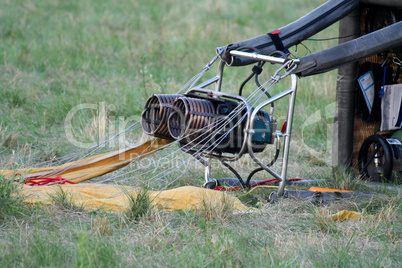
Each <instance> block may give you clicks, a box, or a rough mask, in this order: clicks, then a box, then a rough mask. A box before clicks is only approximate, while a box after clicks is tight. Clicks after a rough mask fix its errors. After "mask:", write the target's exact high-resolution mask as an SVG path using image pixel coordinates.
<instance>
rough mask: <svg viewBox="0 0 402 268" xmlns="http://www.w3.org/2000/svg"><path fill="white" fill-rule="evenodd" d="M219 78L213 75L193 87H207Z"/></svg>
mask: <svg viewBox="0 0 402 268" xmlns="http://www.w3.org/2000/svg"><path fill="white" fill-rule="evenodd" d="M219 79H220V78H219V76H215V77H213V78H211V79H209V80H207V81H205V82H203V83H201V84H199V85H197V86H196V87H195V88H205V87H207V86H209V85H212V84H213V83H216V82H218V81H219Z"/></svg>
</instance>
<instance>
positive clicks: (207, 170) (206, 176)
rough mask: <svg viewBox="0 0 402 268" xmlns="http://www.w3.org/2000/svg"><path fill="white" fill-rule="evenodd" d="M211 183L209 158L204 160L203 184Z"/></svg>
mask: <svg viewBox="0 0 402 268" xmlns="http://www.w3.org/2000/svg"><path fill="white" fill-rule="evenodd" d="M210 181H211V158H208V159H207V160H206V165H205V183H207V182H210Z"/></svg>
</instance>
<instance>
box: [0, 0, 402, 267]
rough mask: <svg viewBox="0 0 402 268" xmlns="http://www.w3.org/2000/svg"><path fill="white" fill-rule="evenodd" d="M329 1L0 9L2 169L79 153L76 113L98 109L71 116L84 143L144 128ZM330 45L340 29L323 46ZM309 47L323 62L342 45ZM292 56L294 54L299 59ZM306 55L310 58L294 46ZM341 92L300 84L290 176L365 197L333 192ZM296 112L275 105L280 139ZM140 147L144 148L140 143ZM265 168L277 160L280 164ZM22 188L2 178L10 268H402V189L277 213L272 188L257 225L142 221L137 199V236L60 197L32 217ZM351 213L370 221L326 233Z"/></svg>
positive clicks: (220, 220)
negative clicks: (240, 56) (224, 57)
mask: <svg viewBox="0 0 402 268" xmlns="http://www.w3.org/2000/svg"><path fill="white" fill-rule="evenodd" d="M324 2H325V0H304V1H294V0H285V1H270V2H267V1H261V0H251V1H229V0H222V1H211V0H207V1H194V0H191V1H182V2H177V1H169V0H164V1H156V0H148V1H145V0H139V1H127V0H124V1H117V2H116V1H111V0H105V1H95V0H81V1H79V0H72V1H60V0H46V1H40V0H33V1H26V0H15V1H12V0H4V1H0V17H1V24H0V117H1V118H2V121H1V123H0V166H1V168H2V169H17V168H19V167H23V166H27V165H29V164H32V163H38V162H42V161H47V160H51V159H54V158H56V157H61V156H65V155H68V154H70V153H73V152H80V151H82V150H83V149H82V148H79V147H77V146H76V145H74V144H72V143H71V142H70V141H69V140H68V138H67V136H66V132H65V128H64V127H65V120H66V118H67V116H68V113H69V112H70V111H71V110H72V109H74V108H75V107H78V105H81V104H88V105H95V106H91V107H95V108H94V109H92V108H89V109H82V110H79V112H77V113H76V114H75V117H74V118H73V120H72V122H71V123H72V127H73V135H74V136H75V137H76V139H77V140H78V141H80V142H86V143H97V142H99V141H100V140H101V139H102V137H104V136H106V137H107V136H108V135H111V133H114V132H113V131H112V130H113V129H112V128H113V127H114V128H115V130H118V127H119V124H118V123H119V122H120V121H119V120H124V121H126V123H127V126H128V125H129V124H130V122H131V123H133V122H135V121H137V120H138V118H139V115H140V113H141V111H142V109H143V106H144V104H145V101H146V99H147V98H148V96H149V95H150V94H152V93H174V92H176V91H177V90H179V89H180V88H181V87H182V85H183V84H184V83H185V82H186V81H187V80H188V79H189V78H191V77H192V76H193V75H195V74H197V73H198V72H200V71H201V70H202V68H203V67H204V66H205V64H206V63H207V62H208V61H209V60H210V59H211V58H212V57H213V56H214V55H215V48H216V47H218V46H223V45H226V44H229V43H233V42H236V41H240V40H244V39H248V38H252V37H255V36H257V35H261V34H264V33H267V32H269V31H272V30H275V29H277V28H279V27H281V26H283V25H286V24H287V23H290V22H292V21H294V20H295V19H297V18H299V17H300V16H302V15H304V14H306V13H307V12H309V11H310V10H312V9H314V8H315V7H317V6H318V5H319V4H322V3H324ZM334 36H337V25H334V26H331V27H330V28H328V29H327V30H325V31H324V32H322V33H320V34H318V35H317V36H315V37H316V38H323V37H334ZM304 44H305V45H306V46H307V47H308V48H309V49H310V50H311V51H313V52H314V51H319V50H322V49H324V48H326V47H330V46H333V45H335V44H336V41H334V40H332V41H325V42H309V41H306V42H304ZM291 52H292V53H294V54H295V53H296V51H295V49H294V48H292V50H291ZM297 53H298V56H303V55H305V54H307V53H308V51H307V50H306V49H305V48H304V47H302V46H298V51H297ZM276 67H277V66H269V65H267V66H266V69H268V70H269V71H270V72H267V73H265V72H264V74H262V76H263V77H265V78H268V77H269V76H268V75H269V74H271V73H272V71H273V70H275V68H276ZM251 68H252V67H251V66H249V67H245V68H226V69H227V70H226V71H227V73H225V78H224V88H223V89H224V91H226V92H229V93H237V91H238V88H239V85H240V83H241V82H242V80H243V79H245V77H246V76H247V75H248V74H249V73H250V72H251ZM215 71H216V69H215V68H213V69H212V70H211V71H210V73H208V74H207V75H206V78H209V77H211V76H212V75H214V74H215ZM335 83H336V72H330V73H326V74H321V75H318V76H314V77H308V78H303V79H301V80H300V83H299V91H298V96H297V101H296V112H295V123H294V132H293V133H294V134H293V142H292V146H291V158H290V164H289V176H290V177H300V178H304V179H323V178H325V179H327V182H326V183H327V184H326V185H325V186H327V187H340V188H351V187H352V188H353V189H356V190H364V189H366V188H364V187H365V185H361V184H360V183H358V182H357V181H355V180H353V179H352V177H353V176H350V175H348V174H347V173H345V172H340V173H339V174H338V177H337V178H336V179H335V178H334V174H333V173H332V169H331V166H330V157H331V152H330V145H331V144H330V143H331V141H332V122H333V114H334V113H333V111H334V100H335ZM285 84H286V82H284V83H283V85H282V84H281V85H278V88H277V89H275V90H276V91H279V90H280V89H283V88H285V87H287V85H285ZM276 91H275V92H276ZM247 92H248V91H247V90H246V94H247ZM286 105H287V100H284V101H282V102H280V103H278V104H277V105H276V111H275V116H276V118H277V119H278V122H279V128H280V127H281V124H282V123H283V119H284V115H285V113H286V110H287V108H286ZM102 109H104V110H102ZM130 135H131V136H130V137H129V138H131V139H138V137H139V135H141V133H140V132H136V133H131V134H130ZM103 149H104V150H111V149H114V148H109V147H107V148H103ZM176 149H177V148H169V149H167V150H166V151H167V152H160V153H158V154H155V155H154V157H155V158H154V159H157V158H158V157H161V156H164V155H167V154H168V153H171V152H173V151H174V150H176ZM186 157H187V156H186ZM263 157H264V158H266V160H267V161H268V160H269V159H270V157H272V152H271V154H270V153H264V154H263ZM181 159H183V157H182V158H181ZM184 159H185V158H184ZM239 163H240V164H239V166H238V168H239V172H240V173H241V175H242V176H247V174H248V173H249V169H251V168H252V164H251V163H252V162H251V161H250V159H249V158H248V157H244V158H242V159H241V160H240V161H239ZM153 165H154V166H155V165H162V164H159V163H154V164H153ZM154 166H152V167H150V168H149V169H147V170H151V169H152V168H153V167H154ZM134 168H136V167H128V170H129V169H134ZM182 171H183V169H180V170H179V171H177V172H175V173H172V174H171V175H170V177H168V178H167V180H164V181H163V180H159V181H158V182H155V183H154V185H152V184H150V185H149V187H150V189H160V188H162V187H164V186H166V183H169V182H171V179H172V178H176V177H178V176H179V175H181V174H182ZM212 172H213V175H214V176H215V177H217V178H219V177H229V176H233V175H232V174H230V173H229V172H227V171H226V170H224V169H222V166H221V165H219V164H217V163H214V166H213V168H212ZM102 178H107V176H103V177H102ZM102 178H101V179H102ZM255 178H256V179H263V178H265V175H264V174H263V173H259V174H256V176H255ZM142 180H144V178H139V179H130V180H127V181H126V183H127V185H135V184H137V183H138V182H141V181H142ZM202 182H203V170H202V167H201V166H199V165H197V166H196V167H195V168H191V169H190V171H189V172H188V173H186V174H185V175H184V176H182V177H180V178H179V179H178V180H177V181H175V182H174V183H173V184H171V185H169V187H177V186H182V185H189V184H190V185H201V184H202ZM20 187H21V183H15V182H12V181H10V180H9V179H5V178H4V177H0V190H1V192H0V193H1V202H0V209H1V215H0V266H2V267H42V266H46V267H115V266H123V267H127V266H136V267H149V266H151V267H155V266H163V267H165V266H170V267H176V266H185V267H200V266H209V267H211V266H212V267H218V266H219V267H221V266H224V267H226V266H227V267H231V266H236V267H237V266H238V267H267V266H268V267H271V266H274V267H276V266H281V267H295V266H302V267H322V266H324V267H349V266H363V267H379V266H381V267H400V266H401V259H402V258H401V255H402V254H401V248H402V247H401V235H402V234H401V230H402V226H401V217H402V216H401V215H402V213H401V191H400V190H397V189H396V190H389V189H382V188H379V189H375V191H377V192H379V193H381V194H378V195H375V196H374V197H372V198H369V199H349V200H340V201H337V202H336V203H333V204H330V205H328V206H325V207H314V206H313V205H312V204H310V203H308V202H306V201H304V200H295V199H285V200H282V201H281V202H279V203H278V204H276V205H269V204H267V203H266V198H267V197H268V195H269V193H270V192H271V191H272V190H269V191H268V190H266V189H262V190H258V191H254V192H253V193H252V194H251V195H249V196H245V197H244V198H245V199H247V200H252V201H253V203H257V202H258V204H259V205H258V207H259V208H260V209H259V210H258V211H256V212H252V213H249V214H233V213H232V212H233V211H232V208H231V206H230V204H226V203H225V202H223V203H222V204H210V203H208V202H204V204H203V207H202V209H201V210H200V211H179V212H176V213H167V212H163V211H159V210H157V209H155V208H150V207H146V208H145V209H144V207H142V206H140V205H147V204H148V203H147V200H148V201H149V199H147V198H146V195H144V196H142V197H144V198H143V199H138V198H137V199H135V198H133V199H132V201H133V203H132V206H131V208H132V209H133V210H131V212H130V213H132V214H131V218H132V219H133V220H134V221H135V222H136V224H131V222H130V221H129V220H127V215H119V214H109V213H107V212H102V211H90V212H88V211H83V210H82V209H81V208H76V207H74V206H72V204H71V200H70V198H71V196H70V195H69V193H68V192H64V191H62V190H60V191H57V192H55V193H54V194H53V203H54V204H53V205H50V206H47V207H28V206H26V205H25V204H23V203H22V202H21V201H22V200H21V199H20V198H19V197H18V191H19V190H20ZM303 187H304V188H303ZM307 187H308V186H307ZM307 187H306V186H292V188H300V189H305V188H307ZM241 194H243V193H241ZM137 201H138V202H137ZM136 202H137V203H136ZM139 208H141V209H139ZM343 209H347V210H353V211H357V212H360V213H362V214H363V216H364V217H363V218H362V219H360V220H358V221H356V222H351V221H345V222H331V221H328V219H327V216H328V215H330V214H333V213H336V212H338V211H340V210H343ZM144 211H145V212H146V213H145V216H144V213H143V212H144Z"/></svg>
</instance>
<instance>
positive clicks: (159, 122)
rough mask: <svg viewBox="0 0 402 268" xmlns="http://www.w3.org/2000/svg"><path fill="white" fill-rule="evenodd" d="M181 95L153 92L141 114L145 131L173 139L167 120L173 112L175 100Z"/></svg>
mask: <svg viewBox="0 0 402 268" xmlns="http://www.w3.org/2000/svg"><path fill="white" fill-rule="evenodd" d="M181 96H182V95H174V94H153V95H152V96H151V97H149V98H148V100H147V102H146V103H145V108H144V111H143V112H142V114H141V126H142V129H143V130H144V132H145V133H147V134H148V135H152V136H155V137H160V138H164V139H169V140H173V137H172V135H170V133H169V129H168V125H167V121H168V118H169V115H170V114H171V112H172V104H173V102H174V101H175V100H176V99H177V98H179V97H181Z"/></svg>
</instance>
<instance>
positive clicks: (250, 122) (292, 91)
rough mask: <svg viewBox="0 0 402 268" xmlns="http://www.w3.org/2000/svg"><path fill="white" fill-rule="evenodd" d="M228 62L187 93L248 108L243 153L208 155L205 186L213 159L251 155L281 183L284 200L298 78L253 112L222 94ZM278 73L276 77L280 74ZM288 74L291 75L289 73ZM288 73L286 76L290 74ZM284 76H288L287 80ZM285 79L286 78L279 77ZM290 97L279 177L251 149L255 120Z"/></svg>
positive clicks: (260, 57)
mask: <svg viewBox="0 0 402 268" xmlns="http://www.w3.org/2000/svg"><path fill="white" fill-rule="evenodd" d="M230 53H231V55H232V56H237V57H245V58H250V59H254V60H260V61H267V62H271V63H277V64H285V63H286V62H287V60H285V59H282V58H276V57H272V56H266V55H262V54H257V53H249V52H242V51H235V50H233V51H231V52H230ZM292 61H293V63H294V64H298V63H299V60H298V59H295V60H292ZM225 65H226V64H225V62H224V61H221V62H220V64H219V67H218V73H217V75H216V76H215V77H213V78H211V79H209V80H208V81H206V82H204V83H201V84H199V85H198V86H196V87H195V88H192V89H189V90H188V91H187V92H186V94H187V93H195V92H199V93H204V94H209V95H212V96H216V97H226V98H231V99H235V100H238V101H240V102H243V103H244V105H245V106H246V108H247V121H246V129H245V130H244V135H245V136H244V142H243V144H242V148H241V149H240V152H239V153H238V154H237V155H236V156H234V157H225V156H221V155H214V154H205V155H203V156H205V157H207V158H208V160H207V161H206V165H205V182H206V183H207V182H209V181H211V159H212V158H217V159H219V160H222V161H235V160H238V159H239V158H240V157H241V156H242V155H243V154H244V153H245V151H246V148H247V152H248V154H249V155H250V156H251V158H252V159H253V160H254V162H256V163H257V164H258V165H259V166H260V167H261V168H263V169H264V170H265V171H267V172H268V173H269V174H271V175H272V176H273V177H275V178H276V179H278V180H279V188H278V192H277V194H278V195H279V196H282V195H283V193H284V189H285V185H286V175H287V167H288V160H289V149H290V139H291V132H292V124H293V114H294V108H295V101H296V92H297V76H296V75H295V74H291V87H290V88H289V89H287V90H285V91H283V92H281V93H279V94H277V95H275V96H273V97H271V98H269V99H268V100H266V101H264V102H262V103H261V104H259V105H258V106H257V107H255V109H254V110H253V111H252V110H251V106H250V104H249V103H248V101H247V100H246V99H245V98H243V97H241V96H237V95H233V94H229V93H222V92H221V88H222V79H223V69H224V67H225ZM283 68H284V66H282V67H281V68H280V69H279V70H282V69H283ZM279 70H278V71H277V73H279ZM288 73H289V72H288ZM288 73H286V75H287V74H288ZM286 75H285V76H286ZM279 78H283V77H279ZM213 83H216V85H215V90H208V89H205V87H207V86H209V85H211V84H213ZM288 95H289V108H288V114H287V120H286V122H287V124H286V130H285V133H283V134H281V136H284V145H283V161H282V169H281V174H280V175H279V174H278V173H276V172H275V171H274V170H273V169H271V168H270V167H268V166H267V165H266V164H264V163H263V162H262V161H261V160H260V159H259V158H258V157H257V156H256V154H255V153H254V150H253V146H252V136H253V135H254V133H255V130H254V120H255V117H256V116H257V113H258V112H259V111H260V110H261V109H263V108H264V107H265V106H267V105H269V104H271V103H273V102H275V101H277V100H279V99H282V98H284V97H286V96H288Z"/></svg>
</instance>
